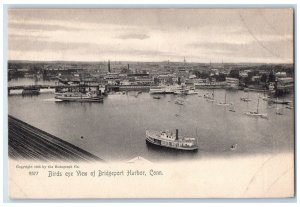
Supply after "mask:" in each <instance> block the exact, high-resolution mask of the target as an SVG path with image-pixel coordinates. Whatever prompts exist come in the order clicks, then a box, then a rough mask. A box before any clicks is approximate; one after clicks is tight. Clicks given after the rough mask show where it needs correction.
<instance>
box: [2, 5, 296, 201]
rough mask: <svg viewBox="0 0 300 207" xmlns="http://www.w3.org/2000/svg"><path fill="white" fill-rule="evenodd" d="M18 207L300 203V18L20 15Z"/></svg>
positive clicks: (14, 101) (270, 14) (10, 38)
mask: <svg viewBox="0 0 300 207" xmlns="http://www.w3.org/2000/svg"><path fill="white" fill-rule="evenodd" d="M6 21H7V43H8V51H7V55H8V60H7V61H8V67H7V76H8V83H7V87H8V88H7V90H8V97H7V99H8V154H9V173H8V179H9V181H8V182H9V190H8V191H9V197H10V199H89V198H290V197H294V195H295V189H294V181H295V174H294V172H295V167H294V154H295V151H294V149H295V106H294V103H295V101H294V97H295V90H294V84H295V77H294V74H295V69H296V68H295V63H294V9H293V8H256V9H253V8H252V9H250V8H226V9H221V8H190V9H187V8H185V9H184V8H176V9H175V8H160V9H159V8H151V9H150V8H148V9H147V8H135V9H133V8H132V9H130V8H114V9H107V8H106V9H105V8H90V9H88V8H78V9H74V8H72V9H71V8H53V9H46V8H9V9H8V17H7V20H6Z"/></svg>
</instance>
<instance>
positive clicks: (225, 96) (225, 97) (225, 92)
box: [225, 90, 226, 103]
mask: <svg viewBox="0 0 300 207" xmlns="http://www.w3.org/2000/svg"><path fill="white" fill-rule="evenodd" d="M225 103H226V90H225Z"/></svg>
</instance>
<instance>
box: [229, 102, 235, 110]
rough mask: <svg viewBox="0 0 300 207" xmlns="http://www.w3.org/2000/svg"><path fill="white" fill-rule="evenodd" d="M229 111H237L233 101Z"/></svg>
mask: <svg viewBox="0 0 300 207" xmlns="http://www.w3.org/2000/svg"><path fill="white" fill-rule="evenodd" d="M229 111H231V112H235V109H234V105H233V103H230V106H229Z"/></svg>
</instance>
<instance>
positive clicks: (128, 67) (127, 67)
mask: <svg viewBox="0 0 300 207" xmlns="http://www.w3.org/2000/svg"><path fill="white" fill-rule="evenodd" d="M127 69H128V72H129V64H127Z"/></svg>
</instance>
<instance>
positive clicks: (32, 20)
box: [8, 9, 294, 63]
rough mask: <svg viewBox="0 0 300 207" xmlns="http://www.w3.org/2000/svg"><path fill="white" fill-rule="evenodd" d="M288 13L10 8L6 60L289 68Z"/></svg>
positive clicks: (290, 17)
mask: <svg viewBox="0 0 300 207" xmlns="http://www.w3.org/2000/svg"><path fill="white" fill-rule="evenodd" d="M293 45H294V44H293V10H292V9H10V10H9V11H8V59H9V60H36V61H57V60H59V61H64V60H65V61H106V60H111V61H151V62H152V61H167V60H169V61H183V60H184V57H185V59H186V61H187V62H202V63H208V62H212V63H214V62H224V63H226V62H228V63H229V62H233V63H235V62H236V63H240V62H248V63H293Z"/></svg>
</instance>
